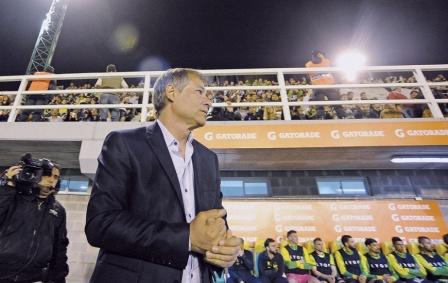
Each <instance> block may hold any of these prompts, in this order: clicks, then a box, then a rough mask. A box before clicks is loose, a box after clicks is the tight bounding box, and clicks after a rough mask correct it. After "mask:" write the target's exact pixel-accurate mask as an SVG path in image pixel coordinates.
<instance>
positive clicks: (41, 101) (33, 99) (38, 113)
mask: <svg viewBox="0 0 448 283" xmlns="http://www.w3.org/2000/svg"><path fill="white" fill-rule="evenodd" d="M47 104H48V100H47V98H46V96H45V95H37V96H30V97H28V98H27V100H26V105H47ZM23 113H25V114H26V115H29V113H31V116H32V120H31V121H33V122H40V121H42V113H43V109H33V110H25V111H23Z"/></svg>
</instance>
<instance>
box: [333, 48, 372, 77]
mask: <svg viewBox="0 0 448 283" xmlns="http://www.w3.org/2000/svg"><path fill="white" fill-rule="evenodd" d="M366 62H367V58H366V56H365V55H364V54H362V53H361V52H359V51H356V50H350V51H345V52H343V53H341V54H340V55H339V56H338V57H337V58H336V66H337V67H339V68H341V69H342V70H343V72H344V74H345V76H346V78H347V80H349V81H354V80H356V78H357V77H358V72H359V69H360V68H361V67H363V66H365V64H366Z"/></svg>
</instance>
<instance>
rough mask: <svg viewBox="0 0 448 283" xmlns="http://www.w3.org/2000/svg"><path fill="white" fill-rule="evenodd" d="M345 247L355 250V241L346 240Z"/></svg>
mask: <svg viewBox="0 0 448 283" xmlns="http://www.w3.org/2000/svg"><path fill="white" fill-rule="evenodd" d="M345 246H346V247H347V248H350V249H354V248H355V240H353V238H350V239H348V242H346V243H345Z"/></svg>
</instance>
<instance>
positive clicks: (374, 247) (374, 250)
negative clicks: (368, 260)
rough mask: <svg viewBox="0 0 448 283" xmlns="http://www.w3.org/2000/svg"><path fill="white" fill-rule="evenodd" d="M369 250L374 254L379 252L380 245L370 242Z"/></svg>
mask: <svg viewBox="0 0 448 283" xmlns="http://www.w3.org/2000/svg"><path fill="white" fill-rule="evenodd" d="M368 248H369V252H371V253H374V254H379V253H380V245H379V244H378V243H371V244H370V245H369V246H368Z"/></svg>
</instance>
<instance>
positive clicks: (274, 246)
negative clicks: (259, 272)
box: [267, 242, 278, 254]
mask: <svg viewBox="0 0 448 283" xmlns="http://www.w3.org/2000/svg"><path fill="white" fill-rule="evenodd" d="M267 250H268V251H269V252H270V253H271V254H276V253H277V252H278V248H277V243H275V242H271V243H269V246H268V247H267Z"/></svg>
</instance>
